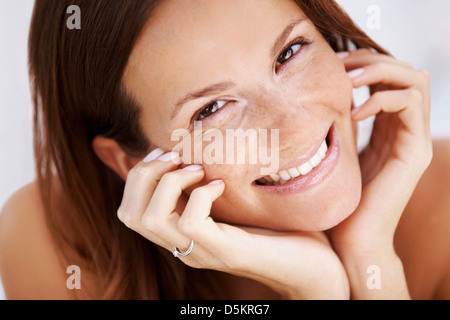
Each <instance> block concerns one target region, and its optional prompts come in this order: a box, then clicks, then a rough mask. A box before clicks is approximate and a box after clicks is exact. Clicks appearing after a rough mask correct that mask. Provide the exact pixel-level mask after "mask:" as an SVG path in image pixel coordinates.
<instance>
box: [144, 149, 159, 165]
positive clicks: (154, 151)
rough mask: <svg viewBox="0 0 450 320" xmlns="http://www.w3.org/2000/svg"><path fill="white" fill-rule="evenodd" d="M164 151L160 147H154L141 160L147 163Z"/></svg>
mask: <svg viewBox="0 0 450 320" xmlns="http://www.w3.org/2000/svg"><path fill="white" fill-rule="evenodd" d="M163 153H164V150H163V149H160V148H156V149H155V150H153V151H152V152H150V153H149V154H148V156H146V157H145V158H144V160H142V161H143V162H145V163H149V162H150V161H153V160H155V159H156V158H158V157H159V156H160V155H162V154H163Z"/></svg>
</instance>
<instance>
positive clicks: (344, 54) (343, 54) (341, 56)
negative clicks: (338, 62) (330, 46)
mask: <svg viewBox="0 0 450 320" xmlns="http://www.w3.org/2000/svg"><path fill="white" fill-rule="evenodd" d="M336 55H337V56H338V58H339V59H342V60H344V59H345V58H347V57H348V56H349V55H350V52H348V51H341V52H336Z"/></svg>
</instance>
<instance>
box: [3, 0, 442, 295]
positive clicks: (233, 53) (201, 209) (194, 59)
mask: <svg viewBox="0 0 450 320" xmlns="http://www.w3.org/2000/svg"><path fill="white" fill-rule="evenodd" d="M175 4H176V5H175ZM180 6H183V8H180ZM247 6H248V8H247ZM244 7H245V8H244ZM180 12H183V14H179V13H180ZM236 12H246V14H245V15H242V17H240V16H238V15H236ZM250 16H251V17H250ZM268 16H270V17H271V19H267V17H268ZM208 17H214V18H211V19H209V18H208ZM302 18H305V17H304V15H303V13H302V12H301V11H300V10H299V9H298V8H297V7H296V6H295V4H293V3H292V2H290V1H284V2H280V1H273V0H264V1H262V0H261V1H258V5H255V3H253V2H245V3H243V2H242V1H230V2H227V4H226V5H224V4H223V2H221V1H210V0H208V1H201V2H200V1H198V2H196V3H195V6H194V5H192V3H190V2H181V3H180V2H176V3H175V2H174V1H167V2H164V4H163V5H162V6H160V7H159V8H158V10H157V11H156V12H155V14H154V15H153V16H152V18H151V19H150V21H149V22H148V24H147V25H146V27H145V28H144V30H143V34H142V36H141V38H140V39H139V41H138V43H137V44H136V47H135V49H134V50H133V53H132V55H131V57H130V60H129V64H128V66H127V69H126V72H125V74H124V84H125V86H126V87H127V89H128V90H129V91H130V92H132V93H133V95H134V96H135V97H136V98H137V100H138V101H139V102H140V104H141V105H142V106H143V118H142V125H143V128H144V130H145V132H146V135H147V136H148V138H149V139H150V141H151V142H152V144H153V145H154V147H155V148H156V147H159V148H161V151H156V152H154V153H153V154H152V155H153V158H156V159H153V160H152V161H145V162H144V161H140V160H142V159H130V158H127V157H126V156H124V153H123V151H121V150H120V148H118V146H117V144H115V143H114V142H113V141H111V140H108V139H105V138H101V137H98V138H97V139H95V140H94V145H93V146H94V149H95V150H96V152H97V154H98V155H99V157H100V159H102V160H103V161H104V162H105V163H106V164H107V165H109V166H110V167H111V168H112V169H114V170H115V171H116V172H117V173H118V174H120V175H121V176H122V177H123V178H124V179H126V187H125V191H124V197H123V202H122V205H121V207H120V208H119V211H118V217H119V219H121V220H122V221H123V222H124V223H125V224H126V225H127V226H128V227H130V228H131V229H133V230H135V231H136V232H138V233H140V234H141V235H143V236H144V237H146V238H147V239H149V240H150V241H152V242H154V243H156V244H158V245H160V246H162V247H164V248H166V249H167V250H169V251H173V247H174V246H177V247H178V248H180V251H184V250H185V249H187V247H188V246H189V242H190V241H191V239H193V240H194V241H195V246H194V250H193V251H192V252H191V254H189V255H188V256H187V257H182V258H180V259H181V260H182V261H183V262H184V263H186V264H187V265H189V266H191V267H195V268H208V269H213V270H217V271H223V272H224V273H220V274H219V273H218V277H221V278H222V279H223V281H224V283H225V282H226V283H228V284H229V287H230V288H231V290H233V288H234V290H235V292H233V294H232V297H240V296H239V295H238V294H239V293H240V294H242V297H247V298H248V297H249V295H248V294H249V293H248V292H244V291H240V290H238V289H240V288H242V287H245V286H247V285H249V284H250V285H249V286H248V287H249V288H251V289H252V291H253V292H255V291H257V290H256V288H258V287H259V286H261V284H263V285H265V287H264V288H265V289H266V290H265V291H261V292H262V295H261V296H257V297H256V298H264V297H265V298H267V297H274V295H273V294H274V293H276V294H277V295H278V296H279V297H280V296H281V297H284V298H294V299H316V298H325V299H327V298H333V299H334V298H336V299H347V298H356V299H377V298H381V299H386V298H392V299H408V298H410V297H413V298H436V297H438V298H442V297H444V298H445V297H448V292H449V290H448V288H449V280H448V279H449V275H448V272H447V271H446V268H445V266H446V264H447V263H448V256H449V254H448V252H450V251H449V250H448V249H449V245H450V244H449V241H448V240H446V239H447V237H445V234H446V232H447V230H446V228H445V226H446V225H447V226H448V225H449V224H448V223H447V221H448V220H449V214H448V212H450V210H449V208H450V204H449V203H448V202H449V201H448V200H446V197H445V196H444V195H445V194H446V192H447V194H448V193H449V192H450V190H446V189H445V188H441V187H439V186H440V182H441V179H444V178H443V177H445V175H444V174H443V173H444V172H445V173H446V174H447V175H449V173H448V172H449V170H448V165H447V163H448V159H450V152H448V149H449V144H448V143H447V142H441V143H439V144H437V145H435V150H437V152H436V151H435V152H434V153H435V160H434V162H433V163H432V165H431V166H430V168H429V169H428V171H426V173H425V175H424V176H423V178H421V177H422V174H423V173H424V172H425V170H426V169H427V167H428V166H429V164H430V161H431V155H432V153H433V150H432V143H431V138H430V134H429V127H428V123H429V79H428V75H427V74H426V73H425V72H422V71H418V70H415V69H414V68H413V67H412V66H411V65H409V64H407V63H404V62H400V61H397V60H395V59H393V58H391V57H387V56H384V55H380V54H375V53H372V52H369V51H368V50H358V51H356V52H353V53H351V54H349V55H340V56H338V55H336V53H335V52H333V51H332V50H331V48H330V47H329V46H328V45H327V43H326V42H325V40H324V39H323V38H322V37H321V35H320V33H319V32H317V30H316V29H315V28H314V27H313V25H312V24H311V23H309V22H308V21H307V20H306V21H304V22H302V23H301V24H299V25H298V26H297V27H295V28H294V29H293V30H292V33H291V34H290V36H289V38H288V39H285V41H284V43H283V44H282V46H281V47H280V48H279V50H278V51H277V53H276V54H275V55H271V54H270V52H271V47H272V46H273V43H274V42H275V39H276V38H277V37H278V35H279V34H280V33H281V32H282V31H283V29H284V28H285V27H286V25H287V24H289V22H290V21H292V20H295V19H302ZM198 21H202V24H199V23H197V22H198ZM194 22H195V23H194ZM254 25H258V28H254ZM181 26H182V27H181ZM243 30H245V32H243ZM166 35H170V37H169V36H166ZM299 36H303V37H305V38H306V39H308V41H309V42H310V44H309V45H306V46H303V47H302V48H301V49H300V50H299V51H298V52H297V53H296V55H295V56H294V57H292V58H291V60H289V62H288V63H285V65H283V66H282V67H280V68H278V69H277V70H274V68H273V66H274V64H275V62H276V61H277V58H278V57H279V55H280V53H281V52H283V50H286V46H287V45H288V43H290V41H291V40H293V39H295V38H297V37H299ZM254 39H258V41H255V40H254ZM192 41H195V44H196V45H195V46H192ZM211 52H214V54H211ZM244 54H245V56H244ZM243 56H244V57H245V59H243ZM148 61H158V63H155V64H153V63H148ZM361 68H362V70H361V72H358V74H359V75H358V76H355V77H351V76H349V75H348V74H347V71H351V70H356V69H361ZM353 74H354V73H353ZM222 81H233V82H235V86H234V87H233V88H229V89H228V90H226V91H224V92H221V93H219V94H217V95H214V96H212V97H204V98H200V99H197V100H194V101H190V102H189V103H188V104H186V106H184V107H183V108H182V109H181V110H180V111H179V113H177V115H176V116H175V118H174V119H171V114H172V109H173V108H174V106H175V105H176V103H177V101H178V100H179V99H180V98H181V97H183V96H184V95H186V94H187V93H189V92H191V91H192V90H198V88H203V87H205V86H208V85H210V84H212V83H216V82H222ZM362 85H369V86H371V88H372V92H373V93H374V94H373V95H372V97H371V98H370V99H369V100H368V101H367V102H366V103H365V104H364V105H363V106H362V107H361V108H359V109H357V110H354V111H353V112H352V111H351V106H352V104H351V89H352V87H359V86H362ZM221 99H223V100H227V101H231V102H230V104H228V105H226V106H224V108H223V110H221V111H220V112H218V113H217V116H215V117H214V118H212V117H211V119H209V118H208V119H207V120H205V119H204V121H203V127H204V128H208V127H215V128H219V129H222V130H223V129H225V128H243V129H246V128H280V162H281V166H283V164H286V163H289V162H290V161H292V160H293V159H295V158H296V157H298V156H299V155H301V154H302V153H305V152H306V151H307V150H309V149H310V148H311V141H314V140H315V139H317V138H316V137H317V136H321V135H323V134H324V133H326V132H327V131H328V129H329V127H330V126H331V124H332V123H334V124H335V127H336V131H337V133H338V136H339V141H340V147H341V152H340V158H339V163H338V165H337V167H336V168H335V169H334V171H333V173H332V174H331V175H330V176H329V177H328V178H327V179H326V180H324V181H323V182H322V183H320V184H319V185H317V186H316V187H315V188H313V189H310V190H308V191H306V192H304V193H301V194H294V195H274V194H267V193H262V192H261V191H260V190H257V189H256V188H255V187H254V186H252V185H251V183H252V182H253V181H254V180H255V179H258V178H259V177H260V176H261V175H260V174H259V169H260V167H259V166H258V165H254V166H250V165H247V166H229V165H228V166H225V165H223V166H221V165H210V166H208V165H204V166H203V167H201V168H198V169H199V170H196V171H188V170H186V169H182V168H185V167H186V165H184V164H183V165H179V164H180V161H181V160H180V159H179V158H176V159H175V160H177V159H178V162H177V161H175V163H174V162H173V161H163V160H164V158H161V157H158V156H161V155H162V153H163V152H164V151H163V150H165V151H168V150H171V148H172V147H173V146H174V142H172V141H170V135H171V133H172V131H173V130H175V129H177V128H186V129H189V128H190V123H189V120H190V119H191V118H192V115H193V114H194V113H195V111H197V110H199V108H200V109H201V108H202V107H203V106H204V105H205V104H207V103H209V102H210V101H211V100H221ZM380 106H381V107H380ZM375 114H376V115H377V120H376V122H375V127H374V132H373V135H372V140H371V143H370V144H369V146H368V148H367V149H366V150H365V151H364V152H363V153H362V154H361V155H360V157H359V158H358V155H357V152H356V146H355V132H354V123H355V121H358V120H362V119H365V118H367V117H369V116H371V115H375ZM298 128H301V130H302V131H301V132H302V134H301V135H299V134H298V133H297V132H298V130H299V129H298ZM445 150H447V151H445ZM436 156H437V158H436ZM445 159H447V160H445ZM446 161H447V162H446ZM190 168H191V169H192V167H190ZM436 172H439V174H436ZM211 181H218V183H217V184H209V182H211ZM419 181H420V183H419ZM443 181H445V180H443ZM418 183H419V185H418V187H417V188H416V185H417V184H418ZM361 186H362V187H363V188H362V192H361ZM429 190H433V191H434V192H433V193H432V194H433V196H434V198H433V199H430V197H429V196H427V194H428V193H429ZM430 200H433V201H434V202H433V203H434V204H435V207H436V209H435V210H434V211H433V214H431V215H423V212H424V211H426V210H427V208H429V206H430ZM408 202H409V204H408ZM438 204H439V205H438ZM11 206H12V205H11ZM11 206H10V207H11ZM241 208H245V212H243V211H242V209H241ZM279 208H283V210H281V212H280V209H279ZM9 210H13V211H14V209H9ZM15 210H16V211H17V209H15ZM274 212H276V213H277V214H274ZM317 212H320V214H317ZM402 214H403V217H402ZM427 219H430V220H432V221H439V222H442V223H436V224H431V223H430V222H429V221H428V220H427ZM399 222H400V224H399ZM422 227H423V229H420V230H419V228H422ZM323 230H327V231H326V232H322V231H323ZM412 233H413V234H415V235H417V237H416V238H415V241H416V242H417V245H416V246H415V247H414V248H412V246H410V245H409V244H410V241H411V240H410V235H411V234H412ZM47 241H48V240H47ZM433 241H439V242H433ZM0 243H1V242H0ZM3 243H4V242H3ZM435 243H439V244H442V245H440V246H436V245H435ZM430 248H432V250H430ZM0 252H1V251H0ZM3 252H4V251H3ZM21 252H23V251H21ZM267 252H270V255H268V254H267ZM424 258H427V259H424ZM50 259H51V258H49V260H50ZM0 260H1V259H0ZM2 261H5V259H3V260H2ZM425 261H433V264H432V265H429V264H427V263H425ZM370 265H378V266H379V267H380V269H381V272H382V288H381V289H379V290H369V289H368V288H367V285H366V281H367V277H368V274H367V272H366V271H367V267H368V266H370ZM2 269H5V268H4V267H3V268H2ZM424 273H425V275H424ZM227 274H229V275H232V276H229V275H227ZM299 274H301V275H302V276H301V277H299V276H298V275H299ZM230 277H231V278H230ZM53 281H55V280H53ZM94 281H95V280H94V279H93V280H92V282H94ZM330 284H332V285H330ZM5 287H7V286H6V285H5ZM7 288H9V285H8V287H7ZM11 290H12V292H14V290H13V289H11ZM17 291H19V292H20V290H18V289H17ZM17 291H16V292H17ZM62 291H63V289H61V292H62ZM66 291H67V290H66ZM239 291H240V292H239ZM56 292H59V290H56Z"/></svg>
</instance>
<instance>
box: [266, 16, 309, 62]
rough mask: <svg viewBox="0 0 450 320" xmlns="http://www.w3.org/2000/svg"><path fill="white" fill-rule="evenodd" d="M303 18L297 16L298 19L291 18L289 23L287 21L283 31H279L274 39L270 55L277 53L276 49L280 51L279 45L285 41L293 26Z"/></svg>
mask: <svg viewBox="0 0 450 320" xmlns="http://www.w3.org/2000/svg"><path fill="white" fill-rule="evenodd" d="M305 20H306V19H304V18H299V19H296V20H293V21H292V22H291V23H289V24H288V25H287V26H286V28H284V30H283V32H281V33H280V35H279V36H278V38H277V40H275V43H274V44H273V47H272V51H271V53H272V56H275V55H277V54H278V51H280V49H281V47H282V46H283V45H284V43H285V42H286V40H287V38H289V35H290V34H291V33H292V30H294V28H295V27H296V26H297V25H299V24H300V23H302V22H303V21H305Z"/></svg>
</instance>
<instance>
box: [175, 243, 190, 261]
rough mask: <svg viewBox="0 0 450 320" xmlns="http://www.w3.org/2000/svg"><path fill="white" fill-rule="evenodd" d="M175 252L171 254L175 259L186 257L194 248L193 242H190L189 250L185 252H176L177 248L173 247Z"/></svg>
mask: <svg viewBox="0 0 450 320" xmlns="http://www.w3.org/2000/svg"><path fill="white" fill-rule="evenodd" d="M174 248H175V251H174V252H173V256H174V257H175V258H178V257H186V256H187V255H188V254H189V253H191V251H192V249H193V248H194V240H191V244H190V246H189V249H187V250H186V251H185V252H180V251H178V249H177V247H174Z"/></svg>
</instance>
